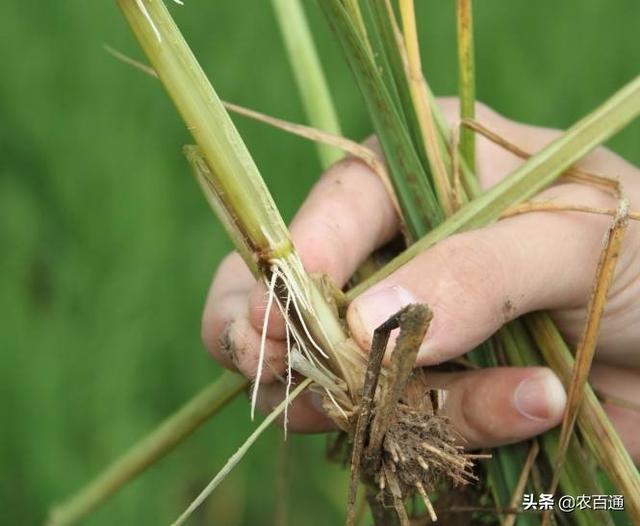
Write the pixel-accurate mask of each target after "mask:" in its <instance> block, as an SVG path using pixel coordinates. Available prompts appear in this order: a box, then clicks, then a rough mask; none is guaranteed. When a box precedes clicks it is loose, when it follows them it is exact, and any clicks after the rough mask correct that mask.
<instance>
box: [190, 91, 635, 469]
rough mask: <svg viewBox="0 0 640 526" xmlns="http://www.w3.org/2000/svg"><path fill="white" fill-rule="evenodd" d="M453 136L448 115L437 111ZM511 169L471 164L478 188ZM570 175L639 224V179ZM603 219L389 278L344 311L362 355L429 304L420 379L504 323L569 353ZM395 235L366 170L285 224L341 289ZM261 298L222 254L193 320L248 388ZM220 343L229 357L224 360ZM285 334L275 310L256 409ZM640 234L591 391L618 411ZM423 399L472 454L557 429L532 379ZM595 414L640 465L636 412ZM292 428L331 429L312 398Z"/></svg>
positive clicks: (459, 250) (529, 142) (519, 133)
mask: <svg viewBox="0 0 640 526" xmlns="http://www.w3.org/2000/svg"><path fill="white" fill-rule="evenodd" d="M439 103H440V105H441V107H442V109H443V111H444V113H445V115H446V117H447V119H448V120H449V122H450V125H451V126H457V115H458V103H457V100H455V99H450V98H445V99H440V100H439ZM476 115H477V119H478V120H479V121H480V122H481V123H482V124H484V125H485V126H487V127H489V128H490V129H492V130H494V131H496V132H497V133H499V134H500V135H502V136H504V137H507V138H509V140H511V141H512V142H514V143H515V144H517V145H519V146H520V147H521V148H523V149H525V150H527V151H531V152H535V151H537V150H539V149H540V148H542V147H543V146H545V145H546V144H547V143H549V142H550V141H552V140H553V139H554V138H556V137H557V136H558V135H559V133H560V132H559V131H557V130H552V129H547V128H540V127H534V126H528V125H524V124H520V123H516V122H513V121H511V120H508V119H506V118H505V117H503V116H501V115H499V114H497V113H495V112H494V111H493V110H491V109H489V108H488V107H486V106H484V105H480V104H479V105H478V107H477V109H476ZM521 162H522V161H521V160H520V159H518V158H517V157H515V156H514V155H512V154H510V153H509V152H506V151H505V150H503V149H501V148H500V147H498V146H496V145H494V144H492V143H490V142H489V141H487V140H486V139H484V138H482V137H478V139H477V152H476V164H477V171H478V177H479V179H480V183H481V185H482V187H483V188H488V187H490V186H492V185H493V184H495V183H496V182H497V181H499V180H500V179H502V178H503V177H504V176H506V175H507V174H508V173H510V172H511V171H512V170H513V169H514V168H516V167H517V166H518V165H519V164H520V163H521ZM578 166H579V167H580V168H582V169H584V170H587V171H590V172H594V173H599V174H604V175H607V176H608V177H611V178H616V179H619V180H620V182H621V183H622V185H623V188H624V192H625V195H626V197H627V198H628V199H629V201H630V204H631V209H632V210H640V170H638V169H637V168H636V167H634V166H632V165H631V164H629V163H627V162H626V161H625V160H623V159H622V158H620V157H619V156H617V155H615V154H614V153H612V152H610V151H608V150H606V149H604V148H600V149H598V150H596V151H594V152H593V153H591V154H590V155H589V156H587V157H585V158H584V160H583V161H581V162H580V163H579V164H578ZM537 199H539V200H543V201H549V200H555V201H557V202H561V203H579V204H585V205H590V206H597V207H607V208H615V207H616V205H617V203H616V201H615V199H614V198H613V197H611V196H610V195H607V194H605V193H603V192H601V191H599V190H597V189H595V188H592V187H589V186H585V185H579V184H575V183H559V184H556V185H554V186H552V187H550V188H549V189H547V190H546V191H545V192H543V193H541V194H540V195H539V196H538V197H537ZM609 222H610V218H608V217H605V216H597V215H594V214H585V213H579V212H536V213H529V214H524V215H520V216H515V217H511V218H508V219H504V220H501V221H499V222H497V223H495V224H493V225H491V226H488V227H486V228H482V229H479V230H474V231H470V232H465V233H462V234H457V235H454V236H452V237H450V238H448V239H446V240H444V241H442V242H441V243H438V244H437V245H436V246H434V247H432V248H431V249H429V250H427V251H425V252H423V253H422V254H420V255H419V256H417V257H416V258H415V259H414V260H412V261H411V262H409V263H407V264H406V265H405V266H403V267H402V268H400V269H399V270H397V271H396V272H395V273H394V274H392V275H391V276H389V277H388V278H386V279H385V280H384V281H382V282H380V283H378V284H376V285H375V286H374V287H373V288H372V289H370V290H368V291H367V292H365V293H364V294H363V295H362V296H360V297H358V298H356V299H355V300H354V301H353V302H352V303H351V305H350V306H349V309H348V311H347V322H348V325H349V328H350V330H351V333H352V336H353V337H354V339H355V340H356V341H357V342H358V344H359V345H360V346H361V347H362V349H365V350H367V349H369V347H370V343H371V337H372V333H373V330H374V329H375V328H376V327H377V326H378V325H380V324H381V323H382V322H383V321H385V320H386V319H387V318H389V317H390V316H391V315H392V314H393V313H395V312H396V311H397V310H399V309H400V308H401V307H402V306H403V305H405V304H407V303H412V302H422V303H427V304H428V305H429V306H430V307H431V309H432V310H433V312H434V319H433V322H432V324H431V328H430V330H429V332H428V334H427V336H426V338H425V340H424V342H423V344H422V346H421V348H420V352H419V354H418V359H417V361H416V366H417V367H428V366H432V365H435V364H438V363H441V362H444V361H447V360H450V359H452V358H455V357H457V356H460V355H462V354H464V353H465V352H467V351H469V350H470V349H472V348H473V347H475V346H476V345H477V344H479V343H481V342H482V341H483V340H485V339H486V338H488V337H489V336H490V335H491V334H493V333H494V332H495V331H496V330H497V329H498V328H500V327H501V326H502V325H503V324H504V323H505V322H507V321H509V320H511V319H514V318H516V317H518V316H520V315H522V314H524V313H527V312H531V311H535V310H540V309H548V310H549V311H550V312H551V314H552V316H553V318H554V319H555V321H556V322H557V323H558V325H559V327H560V329H561V330H562V332H563V334H564V335H565V337H566V338H567V339H568V340H569V341H570V342H572V343H574V344H575V343H576V341H577V340H578V338H579V337H580V334H581V331H582V328H583V326H584V322H585V315H586V305H587V302H588V299H589V296H590V292H591V288H592V285H593V280H594V274H595V270H596V267H597V262H598V257H599V255H600V252H601V250H602V242H603V236H604V233H605V231H606V229H607V227H608V225H609ZM397 231H398V217H397V216H396V214H395V212H394V209H393V206H392V205H391V202H390V200H389V198H388V195H387V194H386V192H385V189H384V186H383V185H382V183H381V182H380V181H379V179H378V178H377V176H376V175H375V173H373V172H372V171H371V170H370V169H369V168H368V167H367V166H366V165H364V164H363V163H362V162H360V161H358V160H355V159H347V160H344V161H341V162H340V163H338V164H337V165H335V166H334V167H332V168H331V169H330V170H329V171H327V172H326V173H325V174H324V175H323V176H322V178H321V179H320V180H319V181H318V182H317V184H316V185H315V186H314V188H313V189H312V190H311V192H310V194H309V196H308V197H307V199H306V200H305V202H304V203H303V204H302V206H301V207H300V210H299V211H298V213H297V214H296V216H295V218H294V220H293V222H292V224H291V235H292V238H293V240H294V243H295V245H296V247H297V249H298V252H299V253H300V256H301V258H302V260H303V262H304V264H305V267H306V268H307V270H308V271H310V272H324V273H326V274H328V275H329V276H330V277H331V278H332V279H333V280H334V281H335V282H336V284H338V285H339V286H343V285H344V284H345V282H346V281H347V280H348V278H349V277H350V275H351V274H352V273H353V272H354V270H355V269H356V268H357V267H358V265H359V264H360V263H361V262H362V261H363V260H364V259H365V258H366V257H367V256H368V255H369V254H370V253H371V252H372V251H373V250H375V249H376V248H378V247H380V246H381V245H383V244H384V243H386V242H387V241H389V240H390V239H392V238H393V237H394V235H395V234H396V233H397ZM264 311H265V289H264V286H262V285H261V284H256V283H255V280H254V279H253V278H252V276H251V275H250V273H249V271H248V270H247V268H246V267H245V266H244V263H243V262H242V261H241V259H240V257H239V256H238V255H237V254H235V253H233V254H230V255H229V256H228V257H227V258H225V260H224V261H223V262H222V263H221V264H220V266H219V268H218V270H217V272H216V275H215V278H214V280H213V283H212V286H211V289H210V292H209V296H208V299H207V303H206V307H205V310H204V316H203V331H202V333H203V340H204V342H205V344H206V347H207V349H208V350H209V352H210V353H211V354H212V356H213V357H214V358H216V359H217V360H218V361H219V362H220V363H221V364H222V365H224V366H225V367H229V368H233V369H237V370H239V371H240V372H242V373H243V374H245V375H247V376H248V377H250V378H252V377H254V376H255V370H256V365H257V356H258V349H259V341H260V331H261V328H262V325H263V322H264ZM223 331H227V332H226V334H227V336H228V340H229V341H230V342H231V343H232V346H231V347H232V348H234V350H235V352H234V353H233V355H231V354H230V353H229V352H228V351H227V352H225V350H224V349H223V348H221V345H220V341H221V338H220V337H221V334H222V333H223ZM284 338H285V330H284V322H283V320H282V319H281V318H280V315H279V313H278V312H277V310H276V309H274V310H273V312H272V314H271V318H270V320H269V332H268V339H267V347H266V358H267V361H268V366H267V367H266V368H265V373H264V375H263V377H262V381H263V385H262V388H261V399H260V403H259V405H260V407H261V408H262V409H263V410H269V409H270V408H272V407H274V406H275V405H276V404H277V403H278V402H279V401H280V400H281V399H282V397H283V392H284V388H283V386H282V385H281V383H280V382H278V381H276V376H277V375H276V373H278V374H279V373H281V372H283V371H284V369H285V356H284V354H285V347H284ZM639 347H640V225H639V224H638V223H636V222H632V223H631V224H630V226H629V228H628V230H627V234H626V237H625V240H624V248H623V250H622V253H621V255H620V259H619V262H618V266H617V269H616V274H615V279H614V283H613V285H612V288H611V291H610V294H609V301H608V305H607V308H606V310H605V314H604V318H603V322H602V327H601V332H600V336H599V340H598V350H597V353H596V358H595V362H594V364H593V368H592V374H591V382H592V385H594V387H595V388H596V389H599V390H600V391H602V392H604V393H606V394H609V395H612V396H614V397H618V398H622V399H625V400H629V401H637V400H640V352H638V348H639ZM429 377H430V378H431V381H432V382H433V385H434V387H439V388H443V389H446V392H447V396H446V400H445V412H446V413H447V414H448V415H449V416H450V417H451V419H452V421H453V423H454V425H455V426H456V428H457V429H458V431H459V432H460V433H461V435H462V436H463V437H464V439H465V440H466V442H467V444H468V445H469V447H471V448H474V447H491V446H496V445H499V444H504V443H509V442H516V441H520V440H524V439H526V438H529V437H531V436H534V435H537V434H539V433H542V432H544V431H546V430H548V429H550V428H552V427H554V426H556V425H558V424H559V423H560V422H561V419H562V413H563V411H564V407H565V403H566V395H565V392H564V390H563V388H562V386H561V384H560V382H559V380H558V379H557V378H556V376H555V375H554V374H553V373H552V372H551V371H550V370H549V369H547V368H543V367H527V368H516V367H500V368H494V369H485V370H480V371H465V372H456V373H436V372H432V373H431V374H430V376H429ZM604 407H605V409H606V411H607V413H608V414H609V416H610V418H611V419H612V421H613V424H614V425H615V426H616V428H617V430H618V431H619V433H620V435H621V437H622V440H623V441H624V443H625V445H626V446H627V448H628V450H629V452H630V453H631V455H632V457H633V458H634V459H635V460H636V462H638V461H639V460H640V437H639V436H640V433H639V431H640V412H638V411H635V410H632V409H628V408H624V407H621V406H619V405H614V404H611V403H605V404H604ZM289 427H290V429H291V430H294V431H306V432H318V431H326V430H329V429H331V428H332V425H331V422H330V421H329V420H328V418H327V417H326V416H325V415H324V414H323V413H322V410H321V409H320V405H319V403H318V401H317V400H316V399H314V395H312V394H305V395H303V396H302V397H301V398H299V399H298V400H296V401H295V402H294V403H293V406H292V408H291V409H290V412H289Z"/></svg>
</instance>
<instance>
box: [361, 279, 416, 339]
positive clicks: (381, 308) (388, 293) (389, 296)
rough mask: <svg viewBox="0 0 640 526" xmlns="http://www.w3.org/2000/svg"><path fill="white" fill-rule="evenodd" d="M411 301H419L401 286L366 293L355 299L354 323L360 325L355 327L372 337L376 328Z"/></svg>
mask: <svg viewBox="0 0 640 526" xmlns="http://www.w3.org/2000/svg"><path fill="white" fill-rule="evenodd" d="M410 303H417V300H416V298H415V297H414V296H413V294H411V292H409V291H408V290H406V289H405V288H403V287H400V286H392V287H386V288H382V289H379V290H375V291H372V292H369V293H366V294H364V295H363V296H361V297H360V298H358V299H357V300H356V301H355V305H354V313H355V317H354V320H353V323H354V324H356V325H358V327H353V328H354V329H355V330H357V331H359V332H360V333H361V334H362V335H366V337H367V338H371V336H372V334H373V331H374V330H376V329H377V328H378V327H379V326H380V325H381V324H382V323H384V322H385V321H387V320H388V319H389V318H390V317H391V316H392V315H393V314H395V313H396V312H398V311H399V310H400V309H401V308H402V307H405V306H407V305H409V304H410Z"/></svg>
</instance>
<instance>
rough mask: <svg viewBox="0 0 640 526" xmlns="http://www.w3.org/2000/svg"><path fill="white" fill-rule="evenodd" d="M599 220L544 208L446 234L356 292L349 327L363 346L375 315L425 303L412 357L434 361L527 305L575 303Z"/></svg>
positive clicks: (592, 261)
mask: <svg viewBox="0 0 640 526" xmlns="http://www.w3.org/2000/svg"><path fill="white" fill-rule="evenodd" d="M572 195H574V196H575V194H572ZM606 226H607V219H606V218H600V217H598V218H596V217H593V216H591V215H585V214H582V215H578V214H574V213H548V212H545V213H532V214H525V215H521V216H517V217H512V218H509V219H506V220H504V221H500V222H498V223H496V224H494V225H491V226H489V227H487V228H483V229H481V230H476V231H470V232H465V233H462V234H457V235H455V236H452V237H450V238H448V239H446V240H444V241H442V242H440V243H438V244H436V245H435V246H434V247H432V248H431V249H429V250H427V251H425V252H423V253H421V254H419V255H418V256H416V257H415V258H414V259H413V260H412V261H410V262H409V263H407V264H405V265H404V266H403V267H401V268H400V269H398V270H397V271H396V272H394V273H393V274H391V275H390V276H389V277H387V278H386V279H384V280H383V281H381V282H380V283H378V284H376V285H374V286H373V287H372V288H371V289H369V290H368V291H367V292H365V293H364V294H362V295H361V296H359V297H358V298H356V299H355V300H354V301H353V302H352V303H351V305H350V306H349V310H348V312H347V321H348V323H349V326H350V328H351V332H352V335H353V336H354V338H355V339H356V341H357V342H358V343H359V345H360V346H361V347H362V348H364V349H369V348H370V347H371V338H372V334H373V331H374V330H375V328H376V327H378V326H379V325H380V324H381V323H382V322H384V321H386V320H387V319H388V318H389V317H390V316H391V315H392V314H394V313H395V312H397V311H398V310H399V309H400V308H402V307H403V306H405V305H407V304H409V303H426V304H427V305H429V307H430V308H431V310H432V311H433V314H434V316H433V321H432V323H431V326H430V328H429V331H428V333H427V336H426V338H425V341H424V342H423V343H422V346H421V348H420V352H419V354H418V359H417V362H416V363H417V365H433V364H437V363H440V362H443V361H445V360H448V359H451V358H453V357H455V356H458V355H460V354H463V353H465V352H467V351H469V350H470V349H472V348H473V347H475V346H476V345H478V344H480V343H481V342H482V341H484V340H486V339H487V338H488V337H489V336H490V335H491V334H493V333H494V332H495V331H496V330H497V329H499V328H500V326H502V325H503V324H504V323H506V322H507V321H510V320H511V319H513V318H516V317H518V316H520V315H521V314H524V313H526V312H530V311H533V310H538V309H543V308H552V309H554V308H555V309H558V308H562V307H581V306H583V305H585V304H586V301H587V298H588V294H589V291H590V289H591V284H592V280H593V276H594V273H595V269H596V266H597V261H598V256H599V253H600V250H601V242H602V236H603V233H604V232H605V230H606ZM578 318H580V316H579V317H578Z"/></svg>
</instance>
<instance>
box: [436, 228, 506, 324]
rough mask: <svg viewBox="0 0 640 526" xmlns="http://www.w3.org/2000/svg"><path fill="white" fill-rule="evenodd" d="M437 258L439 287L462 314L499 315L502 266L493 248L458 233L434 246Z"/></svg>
mask: <svg viewBox="0 0 640 526" xmlns="http://www.w3.org/2000/svg"><path fill="white" fill-rule="evenodd" d="M436 249H437V256H438V258H439V259H440V262H439V263H440V264H439V268H441V269H442V275H441V276H439V284H438V286H439V287H442V289H443V290H442V293H443V296H444V297H447V299H448V301H449V302H451V303H452V304H454V305H458V306H459V307H460V314H463V313H464V312H465V311H466V310H467V309H465V307H469V309H468V314H469V315H471V316H474V317H475V316H477V315H478V307H479V305H482V306H483V311H484V312H487V311H488V312H491V313H499V312H500V311H501V309H502V299H503V298H504V297H505V270H504V263H503V261H502V258H501V256H500V254H499V253H498V251H497V250H496V248H495V246H494V245H493V244H492V243H491V242H490V240H487V239H484V237H483V236H479V235H477V232H476V233H474V234H473V237H472V235H469V234H458V235H455V236H452V237H450V238H448V239H446V240H445V241H443V242H442V243H441V244H439V245H437V246H436Z"/></svg>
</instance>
